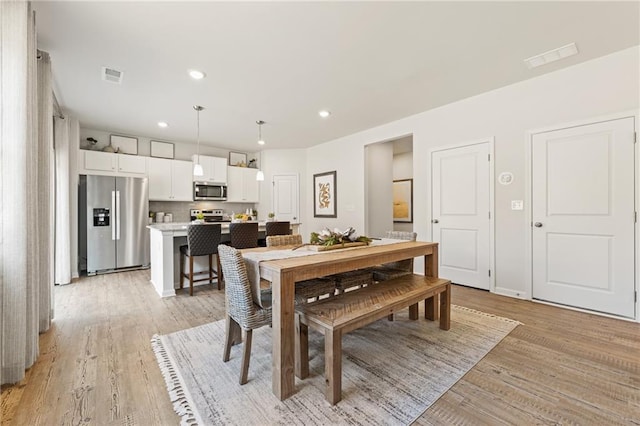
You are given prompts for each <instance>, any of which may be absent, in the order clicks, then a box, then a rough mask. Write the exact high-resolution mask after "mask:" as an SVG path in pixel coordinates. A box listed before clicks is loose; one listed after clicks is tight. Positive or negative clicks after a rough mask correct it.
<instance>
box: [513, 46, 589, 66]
mask: <svg viewBox="0 0 640 426" xmlns="http://www.w3.org/2000/svg"><path fill="white" fill-rule="evenodd" d="M577 54H578V47H577V46H576V44H575V43H569V44H567V45H565V46H562V47H558V48H557V49H553V50H549V51H548V52H544V53H541V54H539V55H535V56H532V57H530V58H527V59H525V60H524V62H525V64H527V66H528V67H529V68H530V69H531V68H535V67H539V66H541V65H545V64H549V63H551V62H555V61H559V60H560V59H564V58H566V57H569V56H573V55H577Z"/></svg>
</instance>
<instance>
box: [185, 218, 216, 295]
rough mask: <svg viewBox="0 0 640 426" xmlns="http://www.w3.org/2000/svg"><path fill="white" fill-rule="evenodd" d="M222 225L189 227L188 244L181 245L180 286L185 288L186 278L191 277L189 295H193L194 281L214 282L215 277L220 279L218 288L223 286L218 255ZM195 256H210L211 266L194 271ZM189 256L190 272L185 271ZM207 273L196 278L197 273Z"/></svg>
mask: <svg viewBox="0 0 640 426" xmlns="http://www.w3.org/2000/svg"><path fill="white" fill-rule="evenodd" d="M221 232H222V230H221V226H220V225H219V224H216V225H189V227H188V228H187V245H186V246H181V247H180V288H183V282H184V279H185V278H188V279H189V295H190V296H193V283H194V282H200V281H209V283H210V284H213V280H214V278H215V279H216V280H217V281H218V290H220V289H221V288H222V284H221V282H220V281H221V276H220V275H221V268H220V258H219V257H218V245H219V244H220V238H221ZM214 255H215V256H216V269H215V270H214V269H213V256H214ZM195 256H209V268H208V270H207V271H203V272H198V273H197V274H194V272H193V258H194V257H195ZM187 257H188V258H189V273H188V274H187V273H185V272H184V261H185V258H187ZM203 274H207V277H205V278H199V279H194V276H196V275H203Z"/></svg>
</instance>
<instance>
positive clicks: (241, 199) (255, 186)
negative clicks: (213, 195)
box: [227, 166, 260, 203]
mask: <svg viewBox="0 0 640 426" xmlns="http://www.w3.org/2000/svg"><path fill="white" fill-rule="evenodd" d="M257 174H258V169H251V168H248V167H231V166H230V167H229V168H228V169H227V202H230V203H258V202H260V200H259V197H260V182H258V181H257V180H256V175H257Z"/></svg>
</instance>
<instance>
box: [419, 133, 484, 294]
mask: <svg viewBox="0 0 640 426" xmlns="http://www.w3.org/2000/svg"><path fill="white" fill-rule="evenodd" d="M492 151H493V141H492V140H486V141H481V142H479V143H473V144H467V145H461V146H455V147H448V148H447V147H445V148H442V149H436V150H434V151H432V152H431V197H432V202H431V218H432V220H431V222H432V223H431V235H432V239H433V241H435V242H437V243H439V258H440V259H439V260H440V265H439V268H440V269H439V275H440V276H441V277H445V278H448V279H450V280H451V282H453V283H456V284H462V285H466V286H469V287H474V288H479V289H483V290H490V289H491V288H492V284H493V281H494V280H493V276H492V275H493V274H492V269H493V266H492V263H493V201H492V200H493V173H492V170H493V156H492V155H491V154H492Z"/></svg>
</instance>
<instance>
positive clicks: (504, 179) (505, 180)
mask: <svg viewBox="0 0 640 426" xmlns="http://www.w3.org/2000/svg"><path fill="white" fill-rule="evenodd" d="M498 182H500V184H501V185H511V183H512V182H513V173H511V172H502V173H500V175H499V176H498Z"/></svg>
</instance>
